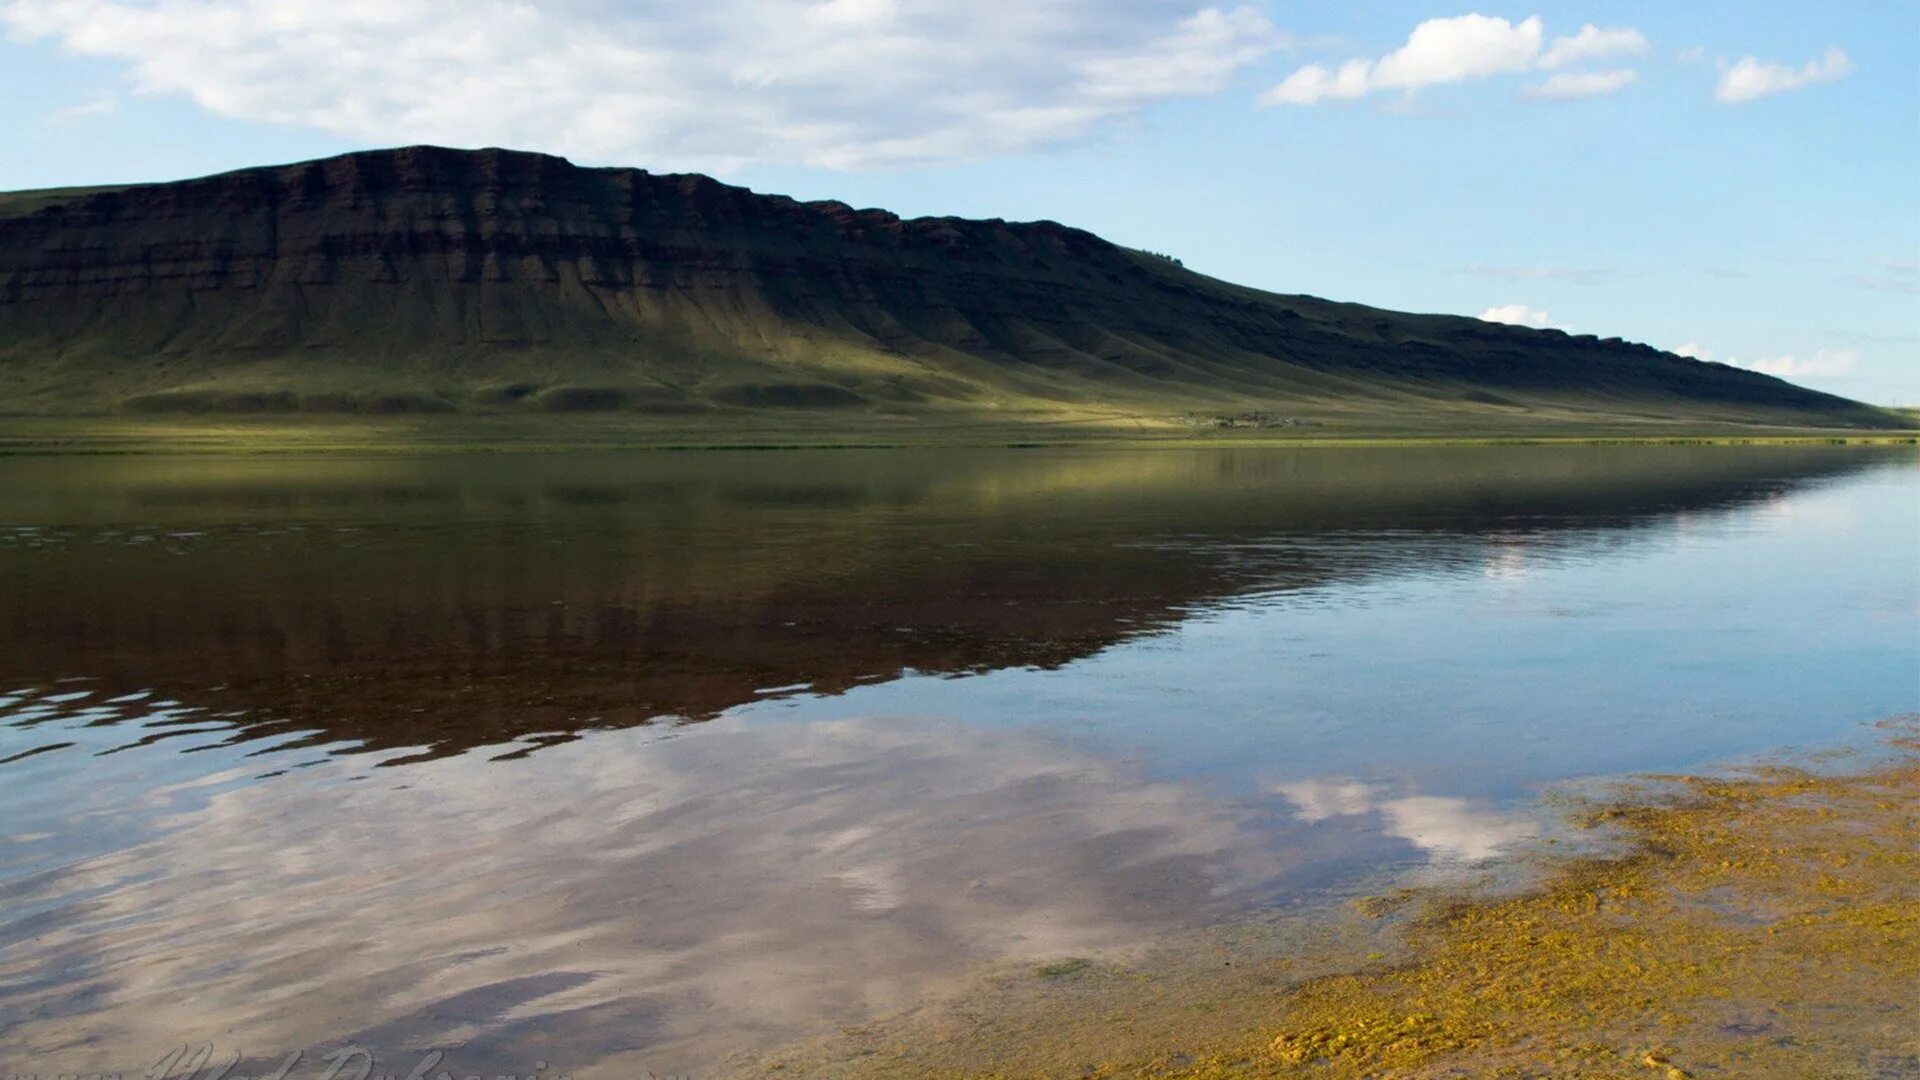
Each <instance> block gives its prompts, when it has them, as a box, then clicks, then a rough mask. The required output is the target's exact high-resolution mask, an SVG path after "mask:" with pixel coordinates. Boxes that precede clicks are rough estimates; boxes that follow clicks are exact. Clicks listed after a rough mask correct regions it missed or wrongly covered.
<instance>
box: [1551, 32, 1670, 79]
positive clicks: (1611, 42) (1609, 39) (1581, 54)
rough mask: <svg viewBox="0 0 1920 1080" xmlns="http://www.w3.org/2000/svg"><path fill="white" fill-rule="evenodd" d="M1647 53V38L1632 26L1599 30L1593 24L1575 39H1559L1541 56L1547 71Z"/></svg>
mask: <svg viewBox="0 0 1920 1080" xmlns="http://www.w3.org/2000/svg"><path fill="white" fill-rule="evenodd" d="M1646 51H1647V36H1646V35H1645V34H1642V33H1641V32H1640V31H1638V30H1635V29H1634V28H1633V27H1631V26H1616V27H1605V28H1603V27H1599V26H1595V25H1593V24H1592V23H1588V24H1587V25H1585V26H1583V27H1581V28H1580V32H1579V33H1577V34H1575V35H1573V36H1572V37H1563V38H1555V39H1554V42H1553V45H1552V46H1551V47H1549V48H1548V49H1547V51H1546V52H1544V53H1542V54H1541V55H1540V66H1541V67H1543V68H1549V69H1551V68H1561V67H1566V66H1567V65H1568V64H1578V63H1581V62H1582V61H1586V60H1607V59H1611V58H1613V57H1616V56H1637V55H1639V54H1640V53H1643V52H1646Z"/></svg>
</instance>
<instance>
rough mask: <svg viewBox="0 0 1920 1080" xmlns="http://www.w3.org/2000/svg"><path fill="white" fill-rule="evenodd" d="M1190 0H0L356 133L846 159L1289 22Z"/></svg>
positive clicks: (1098, 112) (89, 44)
mask: <svg viewBox="0 0 1920 1080" xmlns="http://www.w3.org/2000/svg"><path fill="white" fill-rule="evenodd" d="M1200 2H1203V0H1117V2H1110V0H1057V2H1054V3H1047V4H1029V3H1024V2H1017V0H916V2H914V3H911V4H909V3H905V2H902V0H824V2H821V0H709V2H706V3H702V4H697V5H693V4H653V3H644V4H643V3H637V2H633V0H555V2H552V3H544V4H538V5H536V4H531V3H525V2H521V0H329V2H327V3H297V2H291V0H0V33H6V34H8V35H10V36H11V37H13V38H15V39H17V40H29V41H32V40H50V41H53V42H56V43H57V44H59V45H60V46H61V47H63V48H64V49H66V50H67V51H69V52H73V53H77V54H80V55H84V56H91V57H101V58H106V59H111V60H117V61H120V62H122V63H124V64H125V65H126V66H127V71H128V75H129V78H130V80H131V82H132V84H133V85H134V87H135V88H136V89H137V90H138V91H140V92H142V93H148V94H167V95H183V96H186V97H188V98H190V99H191V100H193V101H194V102H195V103H197V104H199V105H200V106H201V107H203V108H205V109H208V110H209V111H212V112H215V113H218V114H220V115H222V116H229V117H236V118H240V119H246V120H255V121H265V122H269V123H283V124H298V125H303V126H307V127H311V128H316V129H319V130H322V131H326V132H330V133H333V134H336V135H340V136H343V137H346V138H350V139H355V140H364V141H368V142H375V143H396V142H436V143H447V144H451V145H457V146H478V145H508V146H518V147H524V148H528V149H540V150H549V151H553V152H557V153H564V154H570V155H574V156H578V157H581V158H584V159H587V160H593V161H617V162H620V163H631V164H640V165H647V166H650V167H655V168H662V167H665V168H700V169H708V170H715V171H726V170H728V169H731V168H737V167H739V166H742V165H745V164H749V163H756V162H773V163H788V164H804V165H815V166H825V167H830V168H846V169H858V168H872V167H888V166H901V165H915V164H921V163H931V162H942V161H957V160H970V159H977V158H982V157H988V156H993V155H998V154H1006V153H1015V152H1020V151H1025V150H1032V149H1035V148H1040V147H1045V146H1049V145H1054V144H1058V143H1062V142H1067V141H1072V140H1076V139H1082V138H1087V137H1090V136H1095V135H1098V134H1100V133H1102V132H1105V131H1108V130H1111V129H1112V128H1114V127H1115V126H1116V125H1123V124H1125V123H1126V122H1127V121H1129V120H1131V119H1133V118H1134V117H1136V116H1137V115H1138V114H1139V112H1140V111H1141V110H1142V109H1144V108H1146V107H1148V106H1150V105H1152V104H1154V103H1156V102H1160V101H1165V100H1167V99H1170V98H1177V97H1182V96H1188V95H1204V94H1212V93H1217V92H1219V91H1221V90H1223V89H1225V88H1226V86H1227V85H1228V84H1229V82H1230V81H1231V79H1232V78H1233V76H1234V75H1235V74H1236V72H1238V71H1239V70H1240V69H1241V68H1243V67H1244V66H1245V65H1246V64H1248V63H1250V62H1252V61H1254V60H1256V59H1258V58H1259V57H1261V56H1263V55H1265V54H1266V53H1268V52H1269V51H1271V50H1272V49H1274V48H1276V47H1279V46H1280V45H1281V44H1282V42H1283V39H1282V37H1281V35H1279V34H1278V33H1277V32H1276V31H1275V30H1274V28H1273V27H1272V25H1271V24H1270V23H1269V22H1268V21H1267V19H1266V18H1265V17H1264V16H1262V15H1261V14H1260V13H1259V11H1258V10H1256V9H1255V8H1253V7H1249V6H1242V7H1234V8H1215V7H1200V6H1199V3H1200Z"/></svg>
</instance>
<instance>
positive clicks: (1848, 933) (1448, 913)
mask: <svg viewBox="0 0 1920 1080" xmlns="http://www.w3.org/2000/svg"><path fill="white" fill-rule="evenodd" d="M1880 726H1881V727H1882V728H1883V729H1885V735H1884V738H1883V739H1882V745H1881V746H1876V747H1874V748H1873V749H1872V750H1871V751H1869V752H1867V753H1866V754H1864V755H1863V760H1858V761H1850V762H1848V763H1847V764H1846V765H1845V766H1843V767H1840V768H1836V767H1835V763H1834V762H1833V761H1831V760H1827V759H1826V758H1825V756H1824V755H1821V754H1817V753H1816V754H1811V755H1802V756H1798V757H1796V758H1795V759H1793V760H1792V761H1791V762H1787V763H1779V762H1772V763H1762V764H1748V765H1742V766H1736V767H1732V768H1729V769H1727V770H1724V771H1722V770H1712V771H1708V772H1703V773H1700V774H1697V775H1684V776H1681V775H1663V774H1650V775H1644V776H1636V777H1627V778H1622V779H1620V780H1617V781H1612V782H1609V783H1607V784H1606V785H1605V787H1604V788H1601V789H1598V790H1594V791H1588V790H1587V789H1585V788H1582V789H1581V790H1579V791H1577V792H1573V793H1568V794H1564V795H1563V797H1562V798H1560V799H1555V800H1551V801H1550V803H1549V804H1548V805H1550V806H1551V807H1552V808H1553V809H1554V810H1555V811H1556V812H1557V813H1558V814H1559V815H1560V816H1561V817H1563V818H1564V820H1565V821H1566V822H1568V823H1569V824H1570V825H1571V826H1573V827H1574V828H1575V829H1576V830H1578V831H1579V834H1582V835H1594V836H1599V837H1601V838H1602V839H1603V843H1602V844H1601V845H1600V846H1599V847H1597V848H1589V846H1588V845H1586V844H1584V843H1581V844H1578V845H1571V844H1563V845H1562V846H1563V847H1573V846H1577V847H1578V848H1579V849H1580V850H1575V851H1564V850H1555V844H1556V841H1552V840H1549V841H1547V842H1545V843H1543V844H1541V845H1539V846H1536V847H1534V848H1532V849H1530V850H1527V851H1525V852H1522V853H1520V854H1517V855H1515V856H1513V857H1512V859H1511V865H1510V866H1509V867H1507V868H1506V869H1507V870H1508V871H1510V872H1511V871H1517V872H1519V873H1520V874H1522V875H1523V877H1522V878H1521V879H1520V882H1521V883H1520V884H1518V885H1517V886H1516V885H1515V884H1513V881H1514V879H1513V877H1512V874H1511V873H1504V874H1497V875H1495V877H1496V878H1498V879H1499V880H1498V881H1495V880H1493V879H1487V880H1483V881H1481V882H1479V883H1476V884H1468V885H1448V884H1431V883H1428V884H1421V883H1417V882H1416V883H1414V884H1411V885H1407V886H1405V887H1401V888H1392V889H1388V890H1387V891H1385V892H1382V893H1379V894H1377V895H1372V896H1364V897H1361V898H1359V899H1357V900H1354V901H1352V902H1351V903H1349V904H1347V905H1346V906H1345V907H1344V909H1343V910H1341V911H1339V912H1333V913H1328V912H1321V913H1319V914H1313V913H1308V914H1288V913H1279V914H1276V915H1274V916H1271V917H1268V918H1264V919H1263V918H1249V919H1247V920H1244V921H1241V922H1237V923H1234V924H1230V925H1228V926H1223V927H1214V928H1210V929H1208V930H1207V931H1206V932H1204V933H1201V934H1198V935H1194V936H1191V937H1187V938H1184V939H1182V940H1180V941H1177V942H1173V943H1165V944H1162V945H1160V946H1156V947H1153V948H1149V949H1147V950H1145V951H1143V952H1142V953H1141V954H1140V955H1137V956H1131V957H1120V958H1109V959H1096V960H1084V959H1075V960H1071V961H1055V962H1053V963H1051V964H1048V965H1042V966H1038V967H1035V966H1033V965H1026V966H1024V967H1015V966H1007V965H1003V966H1001V967H1000V968H998V969H996V970H994V971H990V972H987V973H984V974H982V975H981V976H979V977H978V978H976V980H975V982H974V984H973V985H972V987H971V988H970V989H969V990H967V991H964V992H963V993H962V995H961V998H960V1000H957V1001H951V1002H940V1003H931V1004H928V1005H924V1006H922V1007H920V1008H917V1009H914V1010H910V1011H909V1012H907V1013H905V1014H902V1015H901V1016H898V1017H894V1018H890V1019H886V1020H881V1021H878V1022H875V1023H872V1024H868V1025H865V1026H863V1027H860V1028H850V1029H844V1030H842V1031H841V1032H840V1033H838V1034H837V1035H833V1036H828V1037H825V1038H823V1039H819V1040H814V1041H812V1042H810V1043H806V1044H799V1045H795V1046H790V1047H787V1048H784V1049H783V1050H781V1051H779V1052H776V1053H772V1054H766V1055H755V1056H754V1057H753V1058H752V1059H751V1060H750V1061H743V1062H739V1063H737V1069H738V1071H737V1072H729V1073H726V1075H743V1076H744V1075H768V1074H772V1075H793V1076H825V1077H846V1078H857V1077H868V1076H875V1077H878V1076H887V1077H896V1076H926V1077H933V1076H941V1077H966V1076H981V1077H986V1076H992V1077H1001V1078H1013V1077H1034V1078H1039V1077H1067V1076H1079V1077H1096V1078H1101V1077H1135V1076H1153V1077H1166V1078H1184V1080H1218V1078H1225V1077H1276V1078H1280V1077H1308V1076H1311V1077H1325V1078H1329V1080H1346V1078H1352V1080H1359V1078H1362V1077H1386V1076H1391V1077H1395V1078H1407V1080H1425V1078H1433V1080H1438V1078H1440V1077H1458V1076H1490V1077H1492V1076H1498V1077H1544V1076H1555V1077H1560V1076H1569V1077H1572V1076H1577V1077H1582V1078H1600V1077H1605V1078H1614V1077H1619V1078H1652V1080H1687V1078H1704V1077H1709V1076H1761V1075H1764V1076H1768V1077H1782V1078H1789V1077H1791V1078H1804V1080H1835V1078H1840V1077H1861V1078H1866V1077H1875V1076H1896V1075H1897V1076H1906V1075H1913V1074H1914V1073H1913V1071H1912V1070H1920V1035H1915V1034H1914V1033H1915V1031H1916V1030H1920V1027H1917V1026H1916V1021H1920V718H1916V717H1912V716H1907V717H1901V718H1897V719H1895V720H1891V721H1886V722H1883V724H1882V725H1880ZM1883 751H1884V752H1883ZM1903 1070H1905V1071H1903Z"/></svg>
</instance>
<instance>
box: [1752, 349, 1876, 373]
mask: <svg viewBox="0 0 1920 1080" xmlns="http://www.w3.org/2000/svg"><path fill="white" fill-rule="evenodd" d="M1859 363H1860V354H1859V353H1858V352H1857V351H1855V350H1853V349H1818V350H1815V352H1814V353H1813V355H1812V356H1808V357H1797V356H1780V357H1775V358H1774V359H1771V360H1755V361H1754V362H1752V363H1751V364H1747V365H1744V366H1746V367H1750V368H1752V369H1753V370H1755V371H1759V372H1763V373H1765V374H1768V375H1778V376H1780V377H1781V378H1783V379H1806V378H1814V379H1819V378H1831V377H1833V376H1835V375H1846V374H1848V373H1850V372H1852V371H1853V369H1854V367H1855V366H1857V365H1858V364H1859Z"/></svg>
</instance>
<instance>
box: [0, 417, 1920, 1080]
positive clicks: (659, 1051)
mask: <svg viewBox="0 0 1920 1080" xmlns="http://www.w3.org/2000/svg"><path fill="white" fill-rule="evenodd" d="M1917 538H1920V453H1916V451H1915V450H1914V449H1913V448H1911V447H1897V448H1859V447H1814V446H1800V447H1795V446H1771V447H1712V446H1671V447H1660V446H1540V447H1447V448H1391V449H1358V448H1313V449H1264V450H1262V449H1231V450H1229V449H1205V450H1184V449H1164V448H1163V449H1151V450H1134V451H1121V450H1097V449H1058V448H1056V449H1046V450H1014V449H1005V450H925V451H919V450H888V451H853V450H833V451H827V450H820V451H740V452H704V453H702V452H685V453H675V452H649V453H632V454H556V455H549V456H539V455H526V456H517V455H488V454H473V455H443V456H420V457H397V456H382V457H363V458H318V457H311V458H310V457H297V456H293V457H278V458H271V457H261V458H227V457H195V456H179V457H134V458H111V457H96V458H81V457H74V458H59V457H47V458H33V457H18V458H7V459H0V596H4V597H5V603H4V605H0V821H4V822H5V833H6V835H5V837H4V840H0V1063H3V1064H4V1066H5V1067H6V1069H7V1070H8V1071H9V1072H37V1073H41V1074H50V1073H60V1072H69V1073H96V1072H123V1073H127V1074H133V1073H137V1072H139V1071H140V1070H141V1069H143V1068H145V1067H146V1066H148V1065H149V1064H151V1063H152V1062H154V1061H156V1060H158V1059H160V1058H161V1057H162V1056H163V1054H165V1053H166V1052H167V1050H168V1049H169V1048H170V1047H178V1046H180V1045H183V1044H189V1045H195V1046H198V1045H201V1044H207V1045H210V1046H212V1047H214V1048H215V1053H216V1054H218V1055H220V1056H221V1057H222V1058H223V1059H224V1058H231V1057H233V1056H235V1055H239V1056H241V1057H242V1058H243V1062H244V1064H243V1068H242V1071H246V1070H249V1069H250V1070H252V1073H251V1074H252V1075H258V1074H259V1073H261V1072H265V1071H267V1070H269V1069H271V1068H272V1067H273V1066H274V1065H275V1064H276V1063H278V1062H280V1061H281V1060H282V1059H284V1058H285V1057H286V1056H287V1055H288V1054H289V1053H291V1052H294V1051H302V1052H305V1053H306V1054H308V1055H309V1057H308V1058H307V1061H308V1062H309V1063H315V1062H320V1061H322V1060H324V1055H326V1054H327V1053H328V1052H329V1051H330V1050H333V1049H335V1048H338V1047H342V1046H346V1045H357V1046H362V1047H366V1048H368V1049H369V1050H370V1051H371V1052H373V1053H375V1054H377V1055H378V1056H379V1059H380V1062H381V1069H382V1070H386V1071H397V1072H400V1073H403V1074H404V1073H405V1072H406V1070H407V1069H408V1068H410V1067H411V1065H412V1063H413V1061H414V1060H417V1058H418V1055H419V1054H421V1053H423V1052H425V1051H426V1050H429V1049H436V1048H437V1049H442V1050H444V1051H445V1052H446V1054H447V1065H446V1067H448V1068H450V1069H452V1071H453V1072H454V1073H455V1075H459V1074H460V1073H461V1071H462V1070H463V1069H464V1070H465V1071H467V1072H471V1073H485V1074H488V1075H495V1074H503V1073H507V1072H514V1073H518V1074H531V1073H534V1072H536V1071H538V1070H541V1069H548V1070H557V1071H559V1072H566V1073H571V1074H576V1075H583V1076H594V1075H619V1076H625V1077H634V1076H637V1075H640V1074H641V1071H642V1070H647V1071H652V1072H655V1073H668V1072H673V1073H690V1074H692V1075H696V1076H698V1075H703V1074H704V1073H706V1072H709V1071H712V1070H713V1069H715V1068H717V1066H718V1063H720V1062H722V1061H723V1060H725V1059H726V1058H727V1057H728V1056H729V1055H732V1054H734V1053H736V1052H739V1051H743V1050H751V1049H754V1048H759V1047H765V1046H769V1045H774V1044H778V1043H781V1042H783V1041H786V1040H792V1039H798V1038H804V1037H806V1036H808V1035H810V1034H814V1033H818V1032H822V1031H826V1030H829V1029H831V1028H833V1027H835V1026H837V1025H845V1024H852V1023H858V1022H859V1021H860V1020H861V1019H862V1018H865V1017H872V1016H876V1015H879V1014H882V1013H885V1012H888V1011H890V1010H896V1009H899V1008H903V1007H905V1006H908V1005H910V1004H912V1003H914V1002H915V1001H918V1000H922V999H925V998H927V997H928V996H929V995H939V994H941V993H943V992H946V990H947V989H949V988H951V987H953V986H954V985H956V984H957V983H958V981H959V980H962V979H963V978H965V977H966V975H967V973H968V972H970V971H973V970H976V969H978V968H979V967H980V966H981V965H988V964H994V963H1001V962H1006V961H1010V960H1018V961H1031V962H1033V963H1046V962H1050V961H1056V960H1060V959H1061V958H1072V957H1082V956H1089V955H1098V954H1100V953H1101V952H1102V951H1103V950H1118V949H1127V948H1131V947H1135V946H1138V945H1140V944H1141V943H1142V942H1151V941H1155V940H1161V939H1165V938H1166V937H1167V935H1171V934H1175V933H1178V932H1181V931H1183V930H1188V929H1191V928H1194V927H1199V926H1206V925H1210V924H1215V923H1219V922H1222V921H1225V920H1231V919H1234V918H1238V917H1243V916H1244V915H1246V913H1248V912H1258V911H1262V910H1274V909H1289V910H1295V909H1299V910H1306V909H1312V908H1313V907H1314V906H1315V905H1321V904H1330V903H1333V902H1335V901H1337V900H1338V899H1339V898H1341V897H1344V896H1349V895H1352V894H1353V892H1354V891H1355V890H1357V889H1360V888H1364V887H1367V886H1368V885H1370V884H1377V883H1378V882H1380V881H1382V880H1399V879H1402V878H1404V877H1406V876H1408V875H1420V874H1443V873H1447V872H1452V871H1458V870H1461V869H1462V868H1474V867H1480V866H1484V865H1487V863H1488V860H1491V859H1494V858H1496V857H1497V856H1498V855H1500V854H1501V853H1502V852H1503V851H1506V850H1509V849H1510V848H1512V847H1513V846H1515V845H1519V844H1524V843H1526V842H1527V841H1529V840H1530V839H1532V838H1535V837H1538V836H1539V835H1541V833H1542V831H1543V830H1545V829H1548V828H1550V827H1551V824H1550V822H1551V813H1550V811H1549V810H1547V809H1544V808H1543V807H1542V806H1541V805H1540V803H1539V802H1538V800H1539V798H1540V796H1541V795H1542V794H1543V793H1545V792H1548V791H1551V790H1554V789H1555V788H1556V787H1557V786H1559V785H1564V784H1568V783H1570V782H1577V781H1581V780H1584V779H1587V778H1595V777H1610V776H1617V775H1620V774H1624V773H1629V772H1636V771H1643V770H1687V769H1702V768H1712V767H1716V766H1718V765H1722V764H1725V763H1729V762H1735V761H1739V760H1741V759H1750V758H1753V757H1755V756H1758V755H1765V754H1769V753H1773V752H1777V751H1782V750H1795V749H1797V750H1800V751H1811V750H1820V749H1825V748H1832V747H1843V746H1849V745H1863V744H1866V743H1868V742H1870V741H1871V737H1872V736H1871V732H1872V728H1871V725H1872V724H1873V723H1874V722H1875V721H1878V720H1882V719H1885V718H1888V717H1891V716H1894V715H1898V714H1903V713H1909V712H1913V711H1915V710H1920V541H1917Z"/></svg>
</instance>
